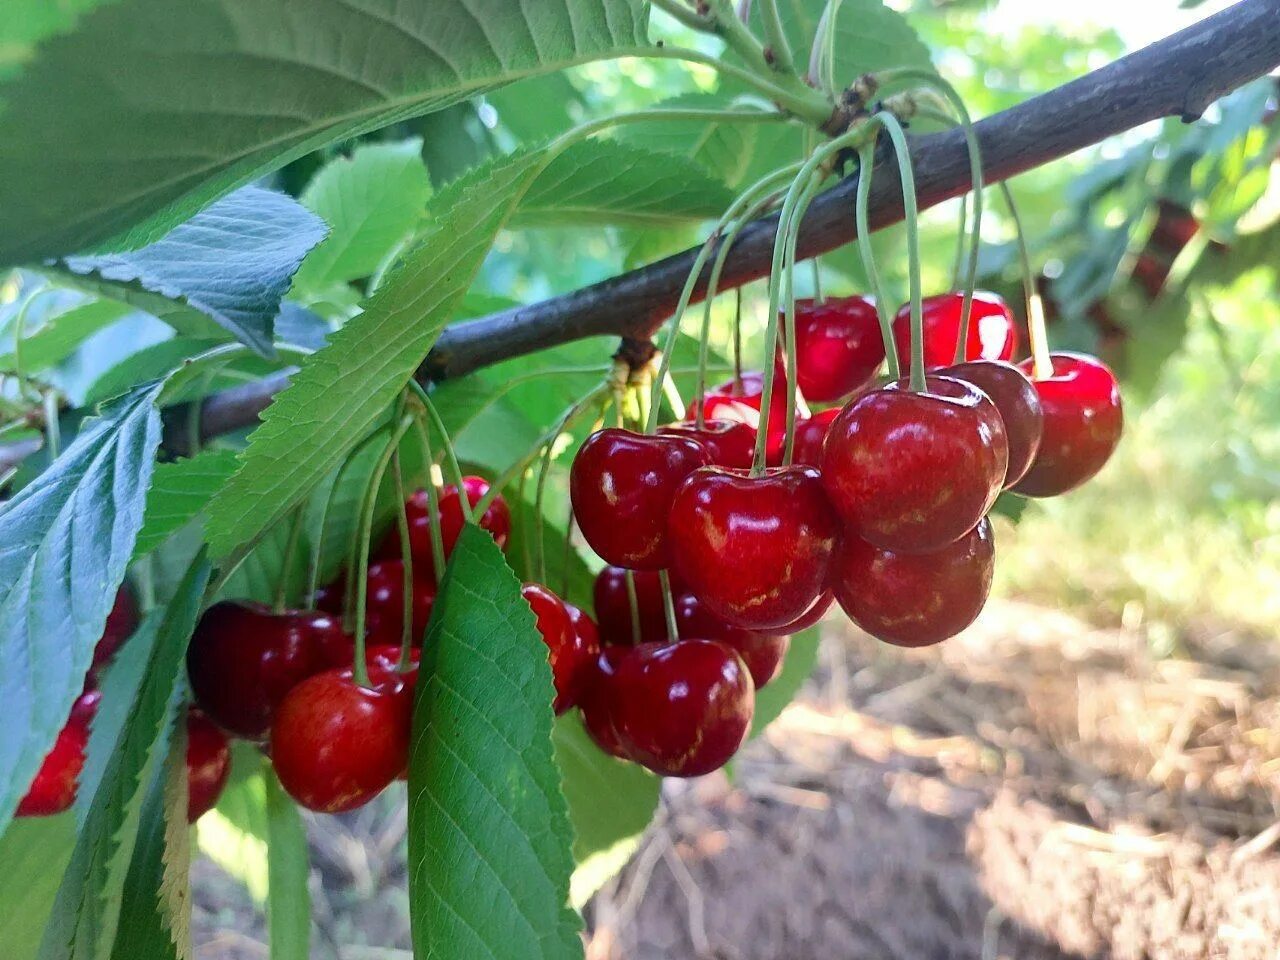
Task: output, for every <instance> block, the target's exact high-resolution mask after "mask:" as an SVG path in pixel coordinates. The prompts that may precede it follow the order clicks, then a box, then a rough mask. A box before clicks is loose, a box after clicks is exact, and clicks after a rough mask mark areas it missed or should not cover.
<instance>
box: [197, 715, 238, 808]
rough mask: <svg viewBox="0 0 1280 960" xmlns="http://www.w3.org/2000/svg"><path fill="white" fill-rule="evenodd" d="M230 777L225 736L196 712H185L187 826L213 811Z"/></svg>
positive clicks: (229, 755) (228, 747)
mask: <svg viewBox="0 0 1280 960" xmlns="http://www.w3.org/2000/svg"><path fill="white" fill-rule="evenodd" d="M230 775H231V748H230V746H229V744H228V743H227V735H226V734H225V733H223V732H222V731H221V730H219V729H218V727H217V726H216V725H215V724H214V722H213V721H212V720H210V719H209V718H208V717H206V716H205V715H204V714H203V713H201V712H200V711H199V710H189V711H188V712H187V823H195V822H196V821H197V820H199V819H200V818H201V817H203V816H204V815H205V814H206V813H208V812H209V811H210V810H212V809H213V808H214V806H215V805H216V804H217V802H218V797H220V796H221V795H222V788H223V787H225V786H226V785H227V777H229V776H230Z"/></svg>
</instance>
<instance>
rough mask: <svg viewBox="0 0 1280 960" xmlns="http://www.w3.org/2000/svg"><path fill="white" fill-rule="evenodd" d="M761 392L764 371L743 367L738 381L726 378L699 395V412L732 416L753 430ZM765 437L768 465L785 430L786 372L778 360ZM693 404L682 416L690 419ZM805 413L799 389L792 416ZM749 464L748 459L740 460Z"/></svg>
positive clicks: (757, 425) (778, 457)
mask: <svg viewBox="0 0 1280 960" xmlns="http://www.w3.org/2000/svg"><path fill="white" fill-rule="evenodd" d="M763 394H764V372H763V371H761V370H746V371H744V372H743V374H742V378H741V380H740V381H738V382H734V381H733V380H726V381H725V382H724V383H722V384H720V385H719V386H717V387H713V388H712V389H711V390H710V391H708V392H707V395H706V397H704V398H703V416H704V417H705V418H706V419H709V420H710V419H720V420H734V421H739V422H742V423H745V424H747V425H748V426H749V427H751V428H752V429H753V430H759V428H760V421H761V420H762V419H763V417H762V414H761V405H762V403H763ZM769 411H770V412H769V440H768V443H767V445H766V447H765V454H766V456H767V458H768V462H769V463H770V464H771V465H776V464H778V463H781V462H782V449H783V443H784V441H785V439H786V433H787V375H786V371H785V370H784V369H783V367H782V364H777V365H775V366H774V373H773V390H772V392H771V393H770V395H769ZM695 413H696V407H695V406H692V405H691V406H690V407H689V409H688V410H686V411H685V417H684V418H685V419H686V420H692V419H693V418H694V414H695ZM807 415H808V412H807V409H806V407H805V404H804V397H803V394H802V393H801V392H800V391H797V393H796V420H797V421H799V420H802V419H804V417H805V416H807ZM743 466H750V463H747V464H743Z"/></svg>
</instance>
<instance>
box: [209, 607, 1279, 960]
mask: <svg viewBox="0 0 1280 960" xmlns="http://www.w3.org/2000/svg"><path fill="white" fill-rule="evenodd" d="M830 632H831V635H830V636H828V637H827V638H825V640H826V642H825V643H824V648H823V659H822V663H821V666H820V669H819V671H818V674H817V675H816V676H815V677H814V679H813V681H812V682H811V683H810V685H809V686H808V688H807V689H806V691H805V693H804V695H803V696H802V698H801V699H800V700H799V701H798V702H797V703H796V704H794V705H793V706H792V707H790V708H789V709H788V710H787V711H786V712H785V713H784V714H783V716H782V717H780V718H779V719H778V721H776V722H775V723H774V724H773V725H772V726H771V727H770V729H769V731H768V732H767V733H766V735H765V736H764V738H762V739H761V740H760V741H758V742H756V743H755V744H753V745H752V746H751V747H750V748H748V749H747V750H746V751H744V754H743V755H742V757H741V758H740V760H739V762H738V763H737V765H736V769H735V771H734V779H733V780H732V782H730V780H729V779H728V778H726V777H724V776H722V775H718V776H713V777H707V778H703V779H701V780H699V781H693V782H688V783H685V782H678V781H668V783H667V784H666V788H665V790H664V800H663V808H662V811H661V815H660V818H659V820H658V821H657V822H656V823H655V825H654V827H653V828H652V829H651V830H650V832H649V834H648V836H647V837H646V840H645V842H644V843H643V844H642V846H641V848H640V850H639V851H638V852H637V854H636V856H635V857H634V858H633V860H632V862H631V864H630V865H629V866H628V867H627V869H626V870H624V871H623V873H622V874H621V875H620V876H619V877H618V878H616V879H615V880H614V881H612V882H611V883H610V884H608V885H607V886H606V888H605V889H604V890H602V891H601V892H600V893H599V894H598V895H597V897H596V898H595V899H594V900H593V902H592V903H591V904H590V905H589V906H588V909H587V920H588V927H589V931H590V933H589V940H588V951H587V954H588V957H589V958H591V960H651V958H652V960H657V958H725V960H754V958H760V960H765V958H768V960H777V958H788V960H809V958H813V960H818V958H822V960H828V958H859V960H861V958H893V960H896V958H904V960H905V958H910V960H933V958H937V960H951V958H956V960H968V958H973V960H993V958H1002V957H1003V958H1011V960H1012V958H1017V960H1024V958H1025V960H1049V958H1055V960H1056V958H1073V960H1075V958H1091V960H1092V958H1098V960H1103V958H1114V960H1138V958H1161V960H1163V958H1171V960H1173V958H1176V960H1182V958H1188V960H1192V958H1206V960H1207V958H1214V960H1217V958H1229V960H1277V958H1280V699H1278V697H1280V657H1277V653H1280V648H1277V647H1275V646H1274V645H1270V644H1262V643H1259V642H1257V641H1254V642H1248V641H1245V640H1243V639H1239V638H1236V637H1233V636H1232V635H1230V634H1221V635H1208V634H1206V635H1204V636H1202V637H1199V638H1194V639H1193V640H1191V641H1189V642H1188V645H1187V647H1186V649H1185V650H1184V651H1182V656H1180V657H1179V658H1177V659H1169V660H1155V659H1153V658H1152V657H1150V656H1149V655H1148V653H1147V650H1146V646H1145V644H1144V642H1143V641H1142V639H1141V638H1140V637H1139V636H1137V635H1135V634H1132V633H1127V632H1124V631H1101V630H1095V629H1092V628H1090V627H1088V626H1087V625H1085V624H1083V623H1081V622H1080V621H1078V620H1075V619H1073V618H1070V617H1067V616H1064V615H1061V614H1057V613H1054V612H1051V611H1046V610H1043V609H1039V608H1035V607H1029V606H1025V605H1019V604H1007V603H1006V604H993V605H992V606H991V607H990V608H989V610H988V612H987V613H986V614H984V616H983V618H982V620H980V621H979V623H978V624H977V625H975V627H974V628H973V629H971V630H970V631H968V632H967V633H966V634H965V635H964V636H962V637H960V638H957V639H956V640H953V641H951V642H949V643H947V644H945V645H943V646H942V647H940V648H935V649H932V650H926V651H900V650H895V649H892V648H887V647H884V646H882V645H880V644H876V643H875V642H873V641H871V640H870V639H868V638H866V637H863V636H859V635H854V634H852V633H847V634H842V633H840V632H839V630H838V628H835V627H832V628H830ZM402 835H403V813H402V809H401V808H397V805H396V803H395V799H394V798H393V799H391V800H389V801H387V802H386V803H382V804H380V805H376V806H375V807H371V808H369V809H368V810H367V811H364V812H362V813H361V814H359V815H356V816H354V817H351V818H346V819H343V820H334V819H326V820H323V821H318V822H317V823H313V825H312V838H313V847H314V850H313V858H314V862H315V864H316V867H317V869H316V871H315V874H314V876H313V898H314V899H315V901H316V908H317V923H318V931H317V934H318V935H317V947H316V950H315V955H316V956H318V957H338V958H341V960H365V958H379V960H381V958H386V960H392V958H397V960H398V958H401V957H404V956H405V955H404V954H402V953H399V952H398V950H402V949H403V948H404V947H406V946H407V943H408V927H407V907H406V902H405V894H404V887H403V883H404V873H403V862H402V860H401V859H400V847H399V840H400V838H401V837H402ZM197 870H198V872H197V880H198V883H197V891H196V916H195V923H196V930H197V943H198V944H199V945H200V946H199V948H198V953H197V955H198V957H199V958H200V960H239V958H242V957H262V956H265V949H264V948H263V946H262V944H263V942H264V940H265V934H264V931H263V927H262V923H261V918H260V917H259V916H258V915H257V914H256V912H254V911H253V910H252V909H251V907H249V906H248V905H247V900H246V898H245V896H244V894H243V892H242V891H240V889H239V888H238V886H237V885H236V884H235V883H234V882H233V881H230V880H229V879H228V878H226V877H225V875H222V874H221V873H220V871H218V870H217V868H215V867H213V866H212V865H211V864H209V863H207V862H204V863H201V864H198V865H197ZM231 929H235V930H239V931H240V932H239V933H236V934H228V933H227V932H226V931H228V930H231ZM361 943H364V944H372V945H375V946H372V947H360V946H351V945H352V944H361ZM338 944H345V945H347V946H344V947H341V948H340V947H338V946H337V945H338ZM383 945H385V946H383Z"/></svg>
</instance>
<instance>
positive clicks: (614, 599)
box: [593, 566, 675, 646]
mask: <svg viewBox="0 0 1280 960" xmlns="http://www.w3.org/2000/svg"><path fill="white" fill-rule="evenodd" d="M631 575H632V577H633V578H634V579H635V586H636V606H637V608H638V610H639V613H640V636H639V638H637V637H636V636H635V631H634V630H633V628H632V623H631V598H630V594H629V593H628V592H627V571H626V570H624V569H623V568H622V567H614V566H608V567H605V568H604V569H603V570H601V571H600V572H599V573H598V574H596V582H595V588H594V590H593V594H594V600H595V607H596V622H597V623H598V624H599V625H600V640H601V642H602V643H603V644H604V645H605V646H611V645H616V644H623V645H628V646H630V645H634V644H636V643H643V642H645V641H649V640H665V639H667V615H666V611H665V610H664V609H663V601H662V581H661V580H660V579H659V578H658V572H657V571H656V570H635V571H632V574H631ZM672 587H673V588H674V587H675V584H674V583H673V584H672Z"/></svg>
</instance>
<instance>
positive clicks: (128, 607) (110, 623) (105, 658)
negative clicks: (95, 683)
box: [90, 584, 139, 677]
mask: <svg viewBox="0 0 1280 960" xmlns="http://www.w3.org/2000/svg"><path fill="white" fill-rule="evenodd" d="M138 619H139V616H138V601H137V600H135V599H134V597H133V592H132V591H131V590H130V589H129V587H128V585H127V584H126V585H122V586H121V587H120V589H119V590H117V591H116V599H115V602H114V603H113V604H112V605H111V612H110V613H108V614H107V622H106V623H105V624H104V625H103V628H102V636H101V637H100V638H99V639H98V642H97V644H96V645H95V646H94V648H93V666H92V667H90V673H91V674H92V675H94V676H95V677H96V675H97V674H98V673H99V672H101V670H102V668H103V667H105V666H106V665H107V664H108V663H110V662H111V658H112V657H114V656H115V655H116V651H117V650H119V649H120V648H121V647H122V646H123V645H124V642H125V641H126V640H128V639H129V638H130V637H131V636H133V632H134V631H135V630H137V629H138Z"/></svg>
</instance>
